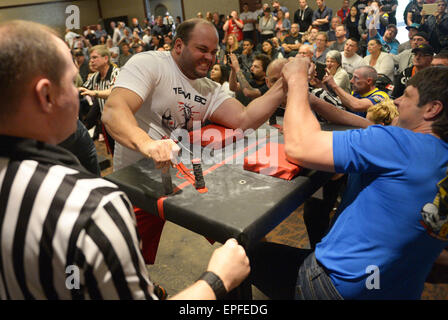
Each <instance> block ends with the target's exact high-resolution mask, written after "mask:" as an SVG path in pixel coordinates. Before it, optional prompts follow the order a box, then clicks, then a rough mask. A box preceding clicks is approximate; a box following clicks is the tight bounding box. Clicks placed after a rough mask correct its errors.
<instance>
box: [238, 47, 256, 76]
mask: <svg viewBox="0 0 448 320" xmlns="http://www.w3.org/2000/svg"><path fill="white" fill-rule="evenodd" d="M254 57H255V52H254V44H253V42H252V40H250V39H245V40H243V52H242V53H241V54H240V59H241V64H240V67H241V69H242V70H243V72H244V73H245V74H246V73H250V67H251V66H252V62H253V60H254Z"/></svg>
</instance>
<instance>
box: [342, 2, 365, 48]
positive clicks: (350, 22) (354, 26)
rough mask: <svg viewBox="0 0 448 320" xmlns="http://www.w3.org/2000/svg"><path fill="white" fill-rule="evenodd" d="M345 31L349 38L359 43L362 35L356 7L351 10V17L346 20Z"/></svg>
mask: <svg viewBox="0 0 448 320" xmlns="http://www.w3.org/2000/svg"><path fill="white" fill-rule="evenodd" d="M344 25H345V29H346V30H347V33H348V37H349V38H354V39H356V40H358V41H359V39H360V38H361V35H360V34H359V28H358V27H359V11H358V8H357V7H356V6H352V7H351V8H350V15H349V16H348V17H347V18H346V19H345V20H344Z"/></svg>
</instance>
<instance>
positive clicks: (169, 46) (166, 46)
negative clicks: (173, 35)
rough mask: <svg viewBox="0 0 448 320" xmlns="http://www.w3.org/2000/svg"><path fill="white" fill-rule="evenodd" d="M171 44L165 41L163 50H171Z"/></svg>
mask: <svg viewBox="0 0 448 320" xmlns="http://www.w3.org/2000/svg"><path fill="white" fill-rule="evenodd" d="M171 49H172V48H171V45H170V44H168V43H165V44H164V45H163V50H165V51H171Z"/></svg>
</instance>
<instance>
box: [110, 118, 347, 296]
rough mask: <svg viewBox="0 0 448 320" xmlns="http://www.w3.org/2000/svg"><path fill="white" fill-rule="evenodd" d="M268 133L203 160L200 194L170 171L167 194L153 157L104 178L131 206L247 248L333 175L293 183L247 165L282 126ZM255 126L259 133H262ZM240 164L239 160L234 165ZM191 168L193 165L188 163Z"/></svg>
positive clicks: (314, 174) (308, 174)
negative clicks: (226, 154) (170, 185)
mask: <svg viewBox="0 0 448 320" xmlns="http://www.w3.org/2000/svg"><path fill="white" fill-rule="evenodd" d="M322 127H323V129H324V130H331V131H333V130H346V129H354V128H352V127H344V126H337V125H323V126H322ZM260 129H266V130H267V135H266V136H265V137H264V138H263V136H259V137H258V139H256V140H255V143H250V139H248V138H247V137H245V138H244V144H243V143H240V144H239V145H240V146H239V147H238V143H234V152H233V155H232V156H229V157H227V158H225V157H223V158H222V159H223V160H222V161H221V162H217V163H215V164H210V165H206V164H202V168H203V173H204V180H205V184H206V187H207V188H208V192H206V193H199V192H198V190H196V188H195V187H194V185H192V184H191V183H190V182H188V181H187V180H184V179H181V178H179V175H176V174H175V173H174V171H176V170H171V175H172V181H173V188H174V193H173V194H171V195H168V196H165V195H164V194H163V185H162V180H161V176H160V170H158V169H155V168H154V163H153V161H152V160H151V159H142V160H140V161H138V162H136V163H135V164H132V165H130V166H128V167H125V168H123V169H121V170H118V171H116V172H114V173H112V174H110V175H108V176H106V177H105V178H106V179H108V180H110V181H112V182H114V183H116V184H117V185H118V186H119V187H120V188H121V189H122V190H123V191H124V192H125V193H126V194H127V195H128V197H129V199H130V200H131V202H132V203H133V205H135V206H137V207H139V208H141V209H143V210H145V211H147V212H150V213H153V214H156V215H159V216H160V217H162V218H163V219H166V220H169V221H171V222H173V223H175V224H178V225H180V226H182V227H184V228H186V229H188V230H191V231H193V232H196V233H198V234H201V235H203V236H205V237H207V238H211V239H213V240H216V241H218V242H220V243H224V242H225V241H226V240H227V239H229V238H235V239H237V240H238V242H239V243H240V244H241V245H242V246H243V247H244V248H246V249H248V248H250V246H251V245H252V244H254V243H256V242H257V241H259V240H260V239H261V238H262V237H263V236H265V235H266V234H267V233H269V232H270V231H271V230H272V229H274V227H276V226H277V225H278V224H280V223H281V222H282V221H283V220H284V219H285V218H287V217H288V216H289V215H290V214H291V213H292V212H293V211H294V210H295V209H296V208H297V207H298V206H300V205H301V204H302V203H303V202H304V201H305V200H306V199H308V198H309V197H310V196H312V195H313V194H314V193H315V192H316V191H317V190H318V189H319V188H320V187H321V186H323V185H324V184H325V183H326V182H327V181H328V180H329V179H330V178H331V177H332V175H333V174H332V173H328V172H321V171H316V170H302V171H301V173H300V175H299V176H297V177H295V178H293V179H292V180H291V181H286V180H283V179H279V178H275V177H271V176H266V175H262V174H258V173H254V172H250V171H246V170H244V169H243V165H242V163H241V162H238V161H235V159H238V158H239V157H241V158H240V159H242V158H244V156H247V155H249V154H251V153H253V152H256V151H257V149H259V148H260V147H262V146H264V145H265V143H266V141H270V140H274V139H278V141H279V142H283V136H281V135H279V134H278V130H277V129H274V128H272V127H270V126H267V125H263V126H262V127H261V128H260ZM260 129H259V130H257V133H259V132H260ZM235 162H236V163H235ZM186 166H187V167H189V168H191V167H192V165H191V164H186ZM235 293H236V297H235V296H234V297H235V298H240V299H251V297H252V293H251V287H250V284H248V283H246V282H243V284H242V285H241V286H240V287H239V288H237V290H235Z"/></svg>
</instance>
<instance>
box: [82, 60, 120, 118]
mask: <svg viewBox="0 0 448 320" xmlns="http://www.w3.org/2000/svg"><path fill="white" fill-rule="evenodd" d="M119 73H120V69H119V68H118V67H115V66H114V65H112V64H111V65H109V70H108V71H107V74H106V76H105V77H104V79H101V75H100V73H99V71H97V72H95V73H94V74H93V75H92V76H91V77H89V78H88V79H87V81H86V82H84V84H83V85H82V86H83V87H84V88H87V89H89V90H99V91H102V90H107V89H110V88H111V87H113V86H114V84H115V80H116V79H117V77H118V74H119ZM105 103H106V100H105V99H101V98H98V104H99V106H100V110H101V112H103V109H104V104H105Z"/></svg>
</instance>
